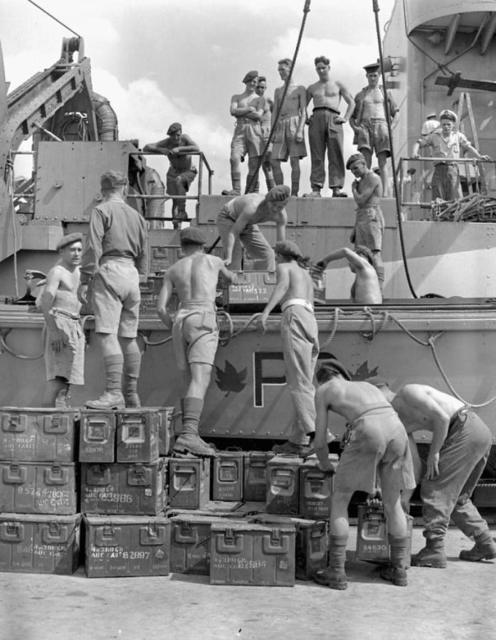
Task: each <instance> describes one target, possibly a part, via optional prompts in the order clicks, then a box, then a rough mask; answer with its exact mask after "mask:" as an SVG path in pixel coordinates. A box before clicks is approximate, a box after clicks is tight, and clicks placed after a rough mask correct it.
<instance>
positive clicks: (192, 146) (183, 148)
mask: <svg viewBox="0 0 496 640" xmlns="http://www.w3.org/2000/svg"><path fill="white" fill-rule="evenodd" d="M182 137H183V142H184V143H185V144H182V145H179V146H178V147H174V149H172V152H173V153H182V154H186V153H193V152H196V151H200V147H199V146H198V145H197V144H196V142H195V141H194V140H192V139H191V138H190V137H189V136H187V135H186V134H184V133H183V136H182Z"/></svg>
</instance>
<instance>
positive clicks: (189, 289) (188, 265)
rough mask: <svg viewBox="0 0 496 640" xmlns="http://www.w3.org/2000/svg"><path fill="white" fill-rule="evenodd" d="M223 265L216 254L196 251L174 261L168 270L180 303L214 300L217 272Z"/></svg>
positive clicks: (222, 268) (212, 301)
mask: <svg viewBox="0 0 496 640" xmlns="http://www.w3.org/2000/svg"><path fill="white" fill-rule="evenodd" d="M224 270H225V266H224V263H223V262H222V260H221V259H220V258H218V257H217V256H211V255H207V254H205V253H203V252H196V253H193V254H191V255H189V256H186V257H184V258H181V259H180V260H179V261H178V262H176V263H175V264H174V265H173V266H172V267H171V268H170V269H169V272H168V277H169V279H170V281H171V283H172V284H173V286H174V288H175V290H176V292H177V295H178V297H179V301H180V302H181V303H186V302H192V301H195V300H198V301H202V302H211V303H212V304H213V303H214V302H215V297H216V289H217V280H218V278H219V272H220V271H224Z"/></svg>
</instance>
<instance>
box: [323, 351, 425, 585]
mask: <svg viewBox="0 0 496 640" xmlns="http://www.w3.org/2000/svg"><path fill="white" fill-rule="evenodd" d="M316 378H317V385H318V387H317V391H316V392H315V407H316V412H317V419H316V424H315V440H314V448H315V452H316V454H317V457H318V459H319V464H320V467H321V469H322V470H323V471H328V472H329V473H332V471H333V469H332V466H331V464H330V462H329V457H328V454H329V452H328V446H327V420H328V412H329V410H331V411H333V412H335V413H337V414H338V415H340V416H342V417H343V418H345V419H346V422H347V423H348V424H347V431H346V433H345V436H344V439H343V442H344V449H343V452H342V454H341V457H340V460H339V463H338V466H337V469H336V475H335V478H334V489H333V494H332V500H331V518H330V523H329V525H330V537H329V567H328V568H327V569H326V570H320V571H317V572H316V574H315V576H314V579H315V580H316V582H318V583H319V584H324V585H326V586H328V587H330V588H331V589H346V588H347V578H346V573H345V561H346V545H347V541H348V534H349V522H348V506H349V503H350V500H351V498H352V496H353V494H354V493H355V491H364V492H366V493H368V494H371V495H374V494H375V493H376V489H377V487H380V489H381V492H382V501H383V503H384V512H385V515H386V522H387V528H388V534H389V545H390V548H391V552H390V553H391V555H390V566H385V567H384V568H383V570H382V571H381V577H382V578H384V579H385V580H390V581H391V582H392V583H393V584H394V585H396V586H399V587H403V586H406V585H407V575H406V573H407V572H406V569H407V567H408V564H409V558H410V540H409V537H408V530H407V521H406V516H405V512H404V511H403V507H402V506H401V491H402V490H403V489H406V490H411V489H414V488H415V474H414V470H413V462H412V456H411V453H410V447H409V446H408V435H407V432H406V430H405V427H404V426H403V424H402V423H401V421H400V419H399V417H398V415H397V413H396V412H395V410H394V409H393V407H392V406H391V404H390V403H389V402H388V401H387V400H386V399H385V397H384V395H383V394H382V393H381V391H380V390H379V389H377V388H376V387H375V386H373V385H372V384H370V383H368V382H362V381H351V376H350V374H349V373H348V371H347V370H346V368H345V367H344V366H343V364H342V363H341V362H339V360H337V359H336V358H334V357H332V358H329V359H328V360H325V361H322V363H321V365H320V367H319V368H318V369H317V374H316Z"/></svg>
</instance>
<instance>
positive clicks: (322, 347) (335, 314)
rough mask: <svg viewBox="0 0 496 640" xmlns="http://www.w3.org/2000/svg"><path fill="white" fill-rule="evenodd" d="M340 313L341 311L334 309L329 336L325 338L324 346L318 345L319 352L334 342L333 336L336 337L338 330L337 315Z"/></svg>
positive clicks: (337, 308)
mask: <svg viewBox="0 0 496 640" xmlns="http://www.w3.org/2000/svg"><path fill="white" fill-rule="evenodd" d="M342 312H343V310H342V309H340V308H339V307H334V317H333V323H332V329H331V335H330V336H329V337H328V338H327V340H326V341H325V342H324V344H322V345H320V350H321V351H323V350H324V349H325V348H326V347H327V346H328V345H329V344H330V343H331V342H332V341H333V340H334V336H335V335H336V331H337V330H338V324H339V314H340V313H342Z"/></svg>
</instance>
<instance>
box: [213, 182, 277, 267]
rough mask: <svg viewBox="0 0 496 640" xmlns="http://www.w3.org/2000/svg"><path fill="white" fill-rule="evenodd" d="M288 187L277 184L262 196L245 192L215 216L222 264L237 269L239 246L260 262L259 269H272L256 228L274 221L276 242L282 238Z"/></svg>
mask: <svg viewBox="0 0 496 640" xmlns="http://www.w3.org/2000/svg"><path fill="white" fill-rule="evenodd" d="M288 200H289V188H288V187H286V186H285V185H283V184H281V185H278V186H277V187H274V188H273V189H271V190H270V191H269V193H268V194H267V195H266V196H263V195H261V194H258V193H248V194H246V195H244V196H238V197H237V198H234V199H233V200H230V201H229V202H228V203H227V204H225V205H224V206H223V207H222V209H221V211H220V213H219V215H218V216H217V229H218V231H219V235H220V237H221V240H222V247H223V250H224V262H225V264H226V266H228V267H231V269H233V270H235V271H239V270H240V269H241V258H242V247H245V249H246V250H247V252H248V254H249V255H250V257H251V258H255V259H258V260H263V261H264V265H263V267H262V268H263V269H266V270H267V271H275V270H276V261H275V256H274V250H273V249H272V247H271V246H270V244H269V243H268V242H267V240H266V239H265V236H264V235H263V233H262V232H261V231H260V229H259V227H258V225H259V224H260V223H262V222H275V224H276V234H277V240H285V239H286V224H287V222H288V216H287V213H286V209H285V207H286V205H287V203H288Z"/></svg>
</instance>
